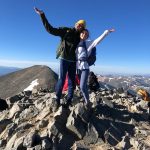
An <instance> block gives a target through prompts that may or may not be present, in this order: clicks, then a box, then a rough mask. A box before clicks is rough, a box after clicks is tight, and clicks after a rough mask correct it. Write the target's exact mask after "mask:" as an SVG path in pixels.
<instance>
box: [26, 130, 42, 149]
mask: <svg viewBox="0 0 150 150" xmlns="http://www.w3.org/2000/svg"><path fill="white" fill-rule="evenodd" d="M40 140H41V139H40V136H39V135H38V134H37V133H36V132H35V131H31V132H30V133H28V135H26V137H25V138H24V141H23V146H24V147H26V148H31V147H33V146H35V145H37V144H38V143H39V142H40Z"/></svg>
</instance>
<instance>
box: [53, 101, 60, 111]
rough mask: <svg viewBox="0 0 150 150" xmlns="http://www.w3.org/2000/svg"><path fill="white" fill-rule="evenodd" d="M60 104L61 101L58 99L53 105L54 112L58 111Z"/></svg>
mask: <svg viewBox="0 0 150 150" xmlns="http://www.w3.org/2000/svg"><path fill="white" fill-rule="evenodd" d="M59 106H60V102H58V101H56V102H55V103H54V106H53V112H55V111H57V110H58V108H59Z"/></svg>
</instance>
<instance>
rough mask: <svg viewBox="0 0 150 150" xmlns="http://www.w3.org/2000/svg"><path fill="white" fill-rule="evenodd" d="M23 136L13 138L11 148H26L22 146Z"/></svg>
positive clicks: (21, 149) (18, 149)
mask: <svg viewBox="0 0 150 150" xmlns="http://www.w3.org/2000/svg"><path fill="white" fill-rule="evenodd" d="M24 138H25V137H24V136H22V137H19V138H17V139H16V140H15V142H14V146H13V150H25V149H26V148H25V147H23V141H24Z"/></svg>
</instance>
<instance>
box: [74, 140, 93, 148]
mask: <svg viewBox="0 0 150 150" xmlns="http://www.w3.org/2000/svg"><path fill="white" fill-rule="evenodd" d="M71 149H72V150H90V148H88V146H86V145H85V143H84V141H78V142H75V143H74V145H73V146H72V147H71Z"/></svg>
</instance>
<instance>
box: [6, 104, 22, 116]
mask: <svg viewBox="0 0 150 150" xmlns="http://www.w3.org/2000/svg"><path fill="white" fill-rule="evenodd" d="M21 110H23V108H22V107H21V106H19V105H18V104H14V105H13V107H12V108H11V109H10V110H9V118H12V117H13V116H14V115H15V113H17V112H20V111H21Z"/></svg>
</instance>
